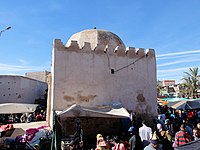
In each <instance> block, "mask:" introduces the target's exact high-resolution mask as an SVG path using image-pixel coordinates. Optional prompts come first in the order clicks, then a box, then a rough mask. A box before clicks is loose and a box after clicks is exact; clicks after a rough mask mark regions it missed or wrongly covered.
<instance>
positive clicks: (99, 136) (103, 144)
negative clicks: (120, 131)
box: [95, 134, 107, 150]
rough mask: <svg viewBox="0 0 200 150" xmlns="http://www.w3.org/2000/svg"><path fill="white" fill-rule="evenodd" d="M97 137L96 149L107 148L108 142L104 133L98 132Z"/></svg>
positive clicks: (103, 149)
mask: <svg viewBox="0 0 200 150" xmlns="http://www.w3.org/2000/svg"><path fill="white" fill-rule="evenodd" d="M96 138H97V145H96V148H95V150H107V144H106V141H105V140H104V138H103V136H102V134H97V136H96Z"/></svg>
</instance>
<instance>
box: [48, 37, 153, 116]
mask: <svg viewBox="0 0 200 150" xmlns="http://www.w3.org/2000/svg"><path fill="white" fill-rule="evenodd" d="M104 51H106V53H104ZM52 56H53V59H52V64H53V66H52V95H51V98H52V103H51V105H52V106H53V110H64V109H66V108H68V107H69V106H71V105H72V104H74V103H77V104H80V105H84V106H96V105H107V104H112V103H117V102H120V103H122V105H123V106H124V107H125V108H127V109H128V110H131V111H134V112H137V113H138V114H142V115H144V116H146V117H149V116H150V117H152V116H155V115H156V114H157V108H156V106H157V102H156V60H155V53H154V50H153V49H150V50H148V51H144V49H141V48H140V49H135V48H131V47H129V48H126V49H124V48H123V47H120V46H119V47H116V48H115V49H113V48H112V47H109V45H108V47H107V49H106V47H104V46H103V45H97V47H96V48H95V49H94V50H92V49H91V48H90V43H85V45H84V46H83V47H79V45H78V44H77V42H76V41H72V42H71V44H70V46H69V47H65V46H64V45H63V44H62V42H61V41H60V40H55V41H54V46H53V55H52ZM111 68H112V69H114V70H115V72H114V74H111Z"/></svg>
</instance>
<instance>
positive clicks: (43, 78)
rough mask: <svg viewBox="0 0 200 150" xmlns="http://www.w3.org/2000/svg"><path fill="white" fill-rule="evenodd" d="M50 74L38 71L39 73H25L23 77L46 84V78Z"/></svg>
mask: <svg viewBox="0 0 200 150" xmlns="http://www.w3.org/2000/svg"><path fill="white" fill-rule="evenodd" d="M49 74H50V72H49V71H40V72H27V73H26V74H25V77H28V78H31V79H35V80H38V81H42V82H46V83H47V76H48V75H49Z"/></svg>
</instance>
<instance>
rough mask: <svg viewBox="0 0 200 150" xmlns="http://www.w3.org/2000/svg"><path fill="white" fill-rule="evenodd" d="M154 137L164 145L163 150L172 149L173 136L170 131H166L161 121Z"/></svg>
mask: <svg viewBox="0 0 200 150" xmlns="http://www.w3.org/2000/svg"><path fill="white" fill-rule="evenodd" d="M153 139H157V140H158V141H159V143H160V144H162V145H163V150H172V149H173V148H172V136H171V134H170V133H169V132H168V131H164V130H163V128H162V125H161V124H160V123H158V124H157V130H156V131H155V132H154V133H153Z"/></svg>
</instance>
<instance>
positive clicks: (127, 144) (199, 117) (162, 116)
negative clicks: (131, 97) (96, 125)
mask: <svg viewBox="0 0 200 150" xmlns="http://www.w3.org/2000/svg"><path fill="white" fill-rule="evenodd" d="M158 114H159V115H158V118H157V119H156V122H154V123H155V128H153V126H152V125H148V123H147V122H146V121H145V120H142V119H141V118H139V119H138V120H137V121H136V120H133V124H132V126H131V127H130V128H129V130H128V133H129V135H128V136H127V137H126V138H125V139H124V137H123V138H122V137H118V136H114V137H109V136H107V137H103V136H102V135H101V134H98V135H97V137H96V139H97V142H96V148H95V150H173V149H175V148H177V147H179V146H182V145H185V144H187V143H189V142H191V141H196V140H198V139H199V138H200V122H199V121H200V111H198V110H188V111H183V110H174V109H172V108H170V107H168V106H166V105H165V106H163V107H162V106H159V107H158ZM150 126H151V127H150Z"/></svg>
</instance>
